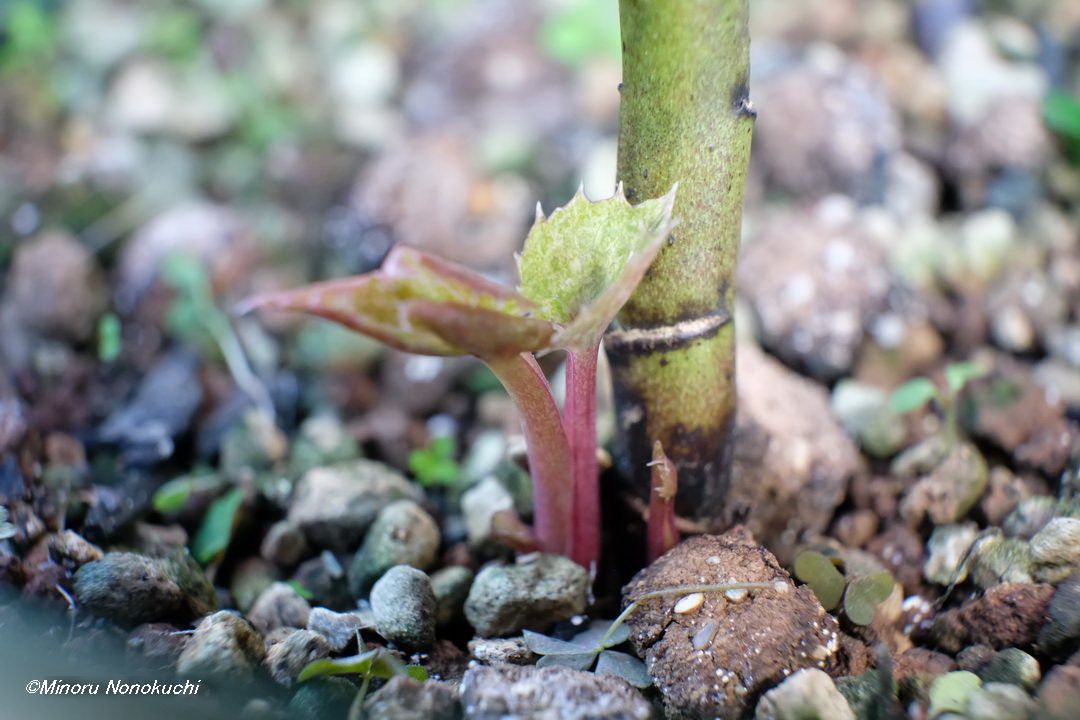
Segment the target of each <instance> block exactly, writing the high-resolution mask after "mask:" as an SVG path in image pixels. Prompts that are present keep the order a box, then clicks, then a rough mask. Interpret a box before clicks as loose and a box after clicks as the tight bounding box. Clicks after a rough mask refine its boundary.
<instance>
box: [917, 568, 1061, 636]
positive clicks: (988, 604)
mask: <svg viewBox="0 0 1080 720" xmlns="http://www.w3.org/2000/svg"><path fill="white" fill-rule="evenodd" d="M1053 594H1054V588H1053V586H1051V585H1031V584H1011V583H1006V584H1002V585H995V586H994V587H992V588H990V589H989V590H987V591H986V592H985V593H983V594H982V595H981V596H979V597H976V598H972V599H971V600H967V601H966V602H964V604H963V605H961V606H960V607H958V608H954V609H952V610H946V611H945V612H943V613H941V614H940V615H938V616H937V617H936V618H935V619H934V624H933V626H932V628H931V635H932V636H933V638H934V641H935V642H936V643H937V644H938V645H939V646H940V647H941V648H942V649H943V650H945V651H947V652H953V653H955V652H959V651H960V650H961V649H963V648H964V647H966V646H968V645H972V644H981V645H990V646H991V647H994V648H1006V647H1020V648H1023V647H1031V645H1032V643H1034V641H1035V638H1036V636H1037V635H1038V633H1039V628H1041V627H1042V625H1043V622H1044V621H1045V618H1046V613H1047V610H1048V608H1049V605H1050V599H1051V597H1052V596H1053Z"/></svg>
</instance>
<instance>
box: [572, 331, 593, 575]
mask: <svg viewBox="0 0 1080 720" xmlns="http://www.w3.org/2000/svg"><path fill="white" fill-rule="evenodd" d="M599 353H600V346H599V344H597V345H595V346H594V347H592V348H590V349H588V350H572V351H570V353H569V355H568V357H567V362H566V403H565V405H564V407H563V424H564V425H565V427H566V436H567V439H568V441H569V443H570V465H571V467H572V468H573V478H574V504H573V542H572V545H571V554H570V557H571V558H572V559H573V560H574V562H576V563H578V564H579V565H581V566H583V567H585V568H592V567H593V566H594V565H595V564H596V563H597V562H598V561H599V559H600V480H599V472H598V467H597V463H596V359H597V356H598V355H599Z"/></svg>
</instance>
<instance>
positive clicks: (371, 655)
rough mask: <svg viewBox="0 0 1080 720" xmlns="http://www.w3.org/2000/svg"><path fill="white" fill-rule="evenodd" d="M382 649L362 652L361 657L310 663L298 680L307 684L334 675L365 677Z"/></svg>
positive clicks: (328, 659)
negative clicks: (309, 681)
mask: <svg viewBox="0 0 1080 720" xmlns="http://www.w3.org/2000/svg"><path fill="white" fill-rule="evenodd" d="M382 651H383V650H382V648H375V649H373V650H368V651H367V652H362V653H360V654H359V655H350V656H349V657H343V658H322V659H321V660H313V661H312V662H310V663H308V664H307V665H306V666H305V667H304V669H303V670H301V671H300V675H298V676H297V680H299V681H300V682H307V681H308V680H311V679H312V678H318V677H329V676H332V675H363V674H365V673H368V672H371V666H372V663H373V662H374V660H375V657H376V656H377V655H379V654H380V653H381V652H382Z"/></svg>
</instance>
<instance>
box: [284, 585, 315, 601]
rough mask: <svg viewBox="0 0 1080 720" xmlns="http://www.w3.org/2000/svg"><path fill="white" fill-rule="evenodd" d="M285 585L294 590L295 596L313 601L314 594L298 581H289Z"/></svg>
mask: <svg viewBox="0 0 1080 720" xmlns="http://www.w3.org/2000/svg"><path fill="white" fill-rule="evenodd" d="M285 584H286V585H288V586H289V587H291V588H292V589H293V590H295V591H296V594H297V595H299V596H300V597H302V598H304V599H305V600H314V599H315V593H313V592H311V591H310V590H308V589H307V588H306V587H304V585H303V583H301V582H300V581H299V580H289V581H287V582H286V583H285Z"/></svg>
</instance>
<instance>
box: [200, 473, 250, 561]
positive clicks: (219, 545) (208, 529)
mask: <svg viewBox="0 0 1080 720" xmlns="http://www.w3.org/2000/svg"><path fill="white" fill-rule="evenodd" d="M243 502H244V491H243V490H241V489H240V488H233V489H232V490H230V491H229V492H227V493H225V494H224V495H223V496H221V497H220V498H218V499H217V500H215V501H214V504H213V505H211V506H210V509H209V510H207V511H206V516H205V517H203V521H202V525H200V526H199V531H198V532H197V533H196V534H195V539H194V540H193V541H192V543H191V554H192V555H194V556H195V559H196V560H198V561H199V563H200V564H202V565H206V564H208V563H210V562H213V561H214V560H216V559H218V558H220V557H221V556H222V555H224V554H225V550H226V549H228V547H229V541H230V540H232V533H233V527H234V526H235V525H236V519H237V515H238V513H239V511H240V506H241V505H242V504H243Z"/></svg>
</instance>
